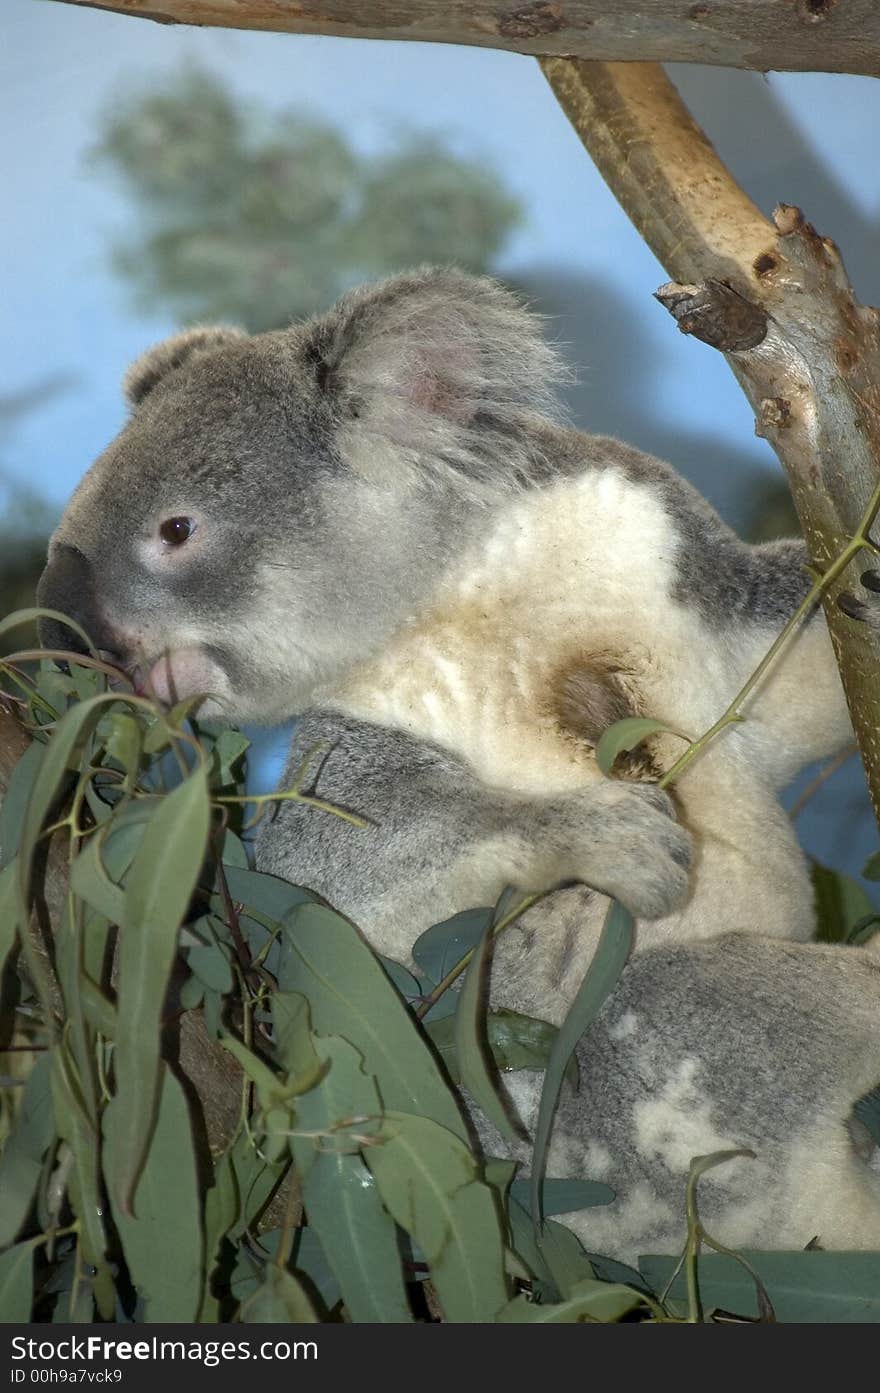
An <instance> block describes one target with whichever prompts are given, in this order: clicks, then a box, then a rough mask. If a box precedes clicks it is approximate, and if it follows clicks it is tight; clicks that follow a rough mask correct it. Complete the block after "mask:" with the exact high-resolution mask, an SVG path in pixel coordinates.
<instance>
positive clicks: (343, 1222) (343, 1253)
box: [293, 1037, 412, 1323]
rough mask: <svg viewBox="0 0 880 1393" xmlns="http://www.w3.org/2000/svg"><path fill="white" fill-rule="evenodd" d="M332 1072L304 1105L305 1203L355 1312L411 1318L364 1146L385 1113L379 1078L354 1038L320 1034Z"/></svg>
mask: <svg viewBox="0 0 880 1393" xmlns="http://www.w3.org/2000/svg"><path fill="white" fill-rule="evenodd" d="M314 1044H315V1049H316V1051H317V1054H318V1056H319V1057H320V1058H321V1060H322V1063H323V1064H324V1066H325V1069H326V1072H325V1074H324V1077H323V1078H322V1080H321V1082H320V1084H319V1085H318V1086H317V1087H316V1088H313V1089H312V1090H311V1091H310V1092H309V1093H306V1094H304V1095H303V1097H302V1098H300V1100H299V1104H298V1107H297V1119H296V1131H297V1132H298V1133H299V1132H307V1133H311V1134H312V1135H311V1136H302V1135H300V1136H297V1135H295V1136H294V1138H293V1152H294V1156H295V1157H296V1161H297V1169H298V1171H299V1173H300V1175H302V1176H304V1177H305V1179H304V1185H303V1203H304V1205H305V1211H306V1214H307V1215H308V1220H309V1224H310V1225H311V1226H312V1227H313V1228H314V1230H315V1232H316V1233H317V1235H318V1238H319V1239H320V1241H321V1247H322V1248H323V1250H324V1253H325V1255H326V1258H327V1261H328V1262H329V1264H330V1267H331V1268H332V1270H333V1273H334V1275H335V1277H336V1280H337V1282H338V1283H339V1289H340V1291H341V1293H342V1298H343V1301H344V1302H345V1307H346V1310H347V1311H348V1315H349V1317H350V1319H351V1320H353V1321H355V1322H358V1323H362V1322H369V1323H380V1322H401V1321H405V1322H408V1321H411V1320H412V1315H411V1313H410V1309H409V1304H408V1302H407V1299H406V1292H405V1290H404V1284H403V1275H402V1271H401V1258H400V1251H399V1249H398V1246H397V1230H396V1228H395V1226H394V1221H393V1220H392V1218H391V1216H390V1214H389V1213H388V1211H387V1209H385V1207H384V1206H383V1204H382V1201H381V1200H380V1198H379V1194H378V1191H377V1189H376V1183H375V1181H374V1179H373V1177H372V1175H371V1174H370V1172H369V1171H368V1170H367V1168H366V1166H365V1165H364V1163H363V1161H362V1160H361V1157H360V1155H358V1154H357V1152H358V1149H359V1146H360V1145H361V1144H362V1143H361V1141H360V1138H362V1137H364V1136H370V1135H371V1134H375V1132H376V1131H377V1129H378V1126H379V1122H380V1115H381V1104H380V1102H379V1094H378V1092H377V1091H376V1083H375V1080H374V1079H372V1078H370V1077H369V1076H368V1075H367V1074H365V1073H364V1069H363V1061H362V1059H361V1056H360V1055H359V1054H358V1052H357V1050H355V1049H354V1048H353V1046H351V1045H350V1044H349V1043H348V1041H347V1040H341V1039H338V1038H332V1037H330V1038H318V1039H316V1040H315V1042H314Z"/></svg>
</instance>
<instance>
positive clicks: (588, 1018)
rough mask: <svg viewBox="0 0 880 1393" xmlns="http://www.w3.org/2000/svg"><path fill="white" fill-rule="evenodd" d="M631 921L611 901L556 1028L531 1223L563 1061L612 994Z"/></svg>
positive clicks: (538, 1128)
mask: <svg viewBox="0 0 880 1393" xmlns="http://www.w3.org/2000/svg"><path fill="white" fill-rule="evenodd" d="M634 938H635V923H634V921H633V917H632V915H631V914H630V913H629V910H627V909H625V908H624V907H623V905H622V904H620V903H619V902H618V901H617V900H613V901H612V903H611V905H610V906H609V909H608V912H607V914H606V916H605V923H604V924H603V925H602V933H601V936H600V938H599V943H598V945H597V947H596V952H595V954H594V957H593V960H592V962H591V963H590V965H589V967H588V968H587V971H586V974H585V976H584V980H583V982H582V983H581V985H580V987H579V988H578V991H577V994H576V996H575V999H574V1001H573V1002H572V1004H571V1007H570V1008H569V1011H568V1014H567V1016H566V1017H565V1020H564V1021H563V1022H562V1025H561V1026H560V1029H559V1034H558V1035H557V1037H556V1039H555V1041H554V1042H553V1049H552V1051H551V1054H550V1060H549V1062H548V1064H547V1070H546V1072H545V1074H544V1087H543V1089H542V1091H541V1101H540V1104H539V1107H538V1120H537V1122H536V1124H535V1141H534V1147H533V1150H532V1181H531V1205H530V1208H531V1211H532V1215H533V1218H534V1221H535V1223H536V1224H540V1222H541V1185H542V1181H543V1179H544V1169H545V1166H546V1162H547V1152H548V1149H549V1146H550V1134H551V1132H552V1129H553V1119H554V1117H555V1116H556V1107H557V1104H558V1102H559V1093H560V1090H561V1088H562V1082H563V1079H564V1078H565V1071H566V1069H567V1067H568V1062H569V1060H570V1058H571V1056H572V1055H573V1054H574V1051H575V1049H576V1047H577V1043H578V1041H579V1040H580V1039H581V1037H582V1036H583V1035H584V1032H585V1031H586V1030H587V1029H588V1028H589V1026H590V1025H591V1024H592V1023H593V1021H594V1020H595V1019H596V1017H597V1016H598V1014H599V1012H600V1011H601V1009H602V1007H603V1006H604V1004H605V1002H606V1000H607V999H608V997H609V996H610V995H611V993H612V991H613V990H614V988H615V986H616V985H617V982H618V979H619V977H620V974H621V972H622V971H623V969H624V967H625V966H626V961H627V958H628V957H629V955H630V953H631V951H632V946H633V940H634Z"/></svg>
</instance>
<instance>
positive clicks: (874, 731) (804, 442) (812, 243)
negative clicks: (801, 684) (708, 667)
mask: <svg viewBox="0 0 880 1393" xmlns="http://www.w3.org/2000/svg"><path fill="white" fill-rule="evenodd" d="M542 66H543V69H544V72H545V74H546V76H547V78H548V80H549V82H550V85H551V87H552V88H553V90H554V92H555V93H556V96H557V97H558V99H559V101H560V102H561V104H562V106H563V108H564V110H565V111H566V113H567V114H568V116H569V118H570V120H571V122H572V124H573V125H574V127H575V129H576V130H577V132H578V135H579V136H580V138H581V140H582V141H583V143H584V145H585V146H586V148H587V150H588V151H589V152H590V154H591V155H592V157H593V159H594V160H595V161H596V164H597V165H598V167H599V169H600V171H601V172H602V175H603V176H604V178H605V179H606V181H607V183H608V184H609V186H610V188H611V189H612V191H613V192H614V194H615V195H616V197H617V198H618V199H619V200H620V202H621V204H622V205H623V208H624V209H625V211H626V212H627V214H628V215H629V217H630V218H631V219H632V221H633V223H634V224H635V226H636V228H637V229H638V231H639V232H640V233H641V235H642V236H643V237H644V239H645V241H646V242H647V243H648V245H649V246H650V247H651V249H652V250H653V251H654V253H655V255H656V256H657V257H658V259H659V260H660V261H661V262H662V263H663V265H664V266H665V267H666V270H667V271H668V272H669V274H670V276H672V277H673V278H674V280H673V282H672V283H671V284H669V285H667V286H664V287H662V288H661V290H660V291H658V295H657V298H658V299H659V300H660V301H661V303H662V304H665V305H666V306H667V308H668V309H669V310H670V312H671V313H672V314H673V315H674V316H675V318H676V319H677V321H678V324H679V327H680V328H681V329H682V330H683V331H684V332H685V333H692V334H695V335H696V336H697V337H699V338H701V339H703V340H704V341H705V342H707V343H709V344H711V345H712V346H713V347H715V348H718V349H719V350H721V351H722V352H725V353H726V356H727V360H728V362H729V364H730V366H731V368H732V369H733V372H734V373H735V375H736V377H737V380H738V381H739V383H740V385H741V386H742V388H743V390H744V392H745V393H746V396H747V397H748V399H749V401H750V402H751V404H752V406H753V408H754V411H755V418H756V423H755V429H756V431H757V432H758V434H760V435H763V436H766V438H767V439H768V440H769V441H770V443H771V444H772V445H773V448H774V449H775V451H776V453H777V455H778V456H779V458H780V460H781V461H782V464H783V466H784V468H785V471H786V474H787V476H788V480H789V483H790V485H791V490H792V495H793V497H794V502H795V506H796V508H797V511H798V516H799V518H800V522H801V526H802V528H803V531H804V536H805V537H806V539H807V543H808V546H809V550H810V555H811V559H812V561H813V563H814V565H815V567H816V569H817V570H824V569H825V568H826V567H827V566H828V564H829V562H831V561H832V560H834V558H835V557H836V556H837V555H838V554H839V553H840V552H841V551H842V550H843V548H844V547H845V545H846V544H847V542H848V541H849V540H850V538H851V537H852V536H853V535H854V534H855V532H856V530H857V528H858V525H859V522H860V519H861V518H862V516H863V514H864V512H865V510H866V508H867V506H868V503H869V501H870V499H871V496H872V494H873V492H874V489H875V488H876V486H877V483H878V479H880V313H878V311H877V310H875V309H873V308H872V307H870V306H865V305H860V304H859V303H858V301H857V300H856V299H855V296H854V295H853V292H852V288H851V286H850V284H849V281H848V280H847V276H846V272H845V270H844V267H843V263H842V261H841V258H840V254H839V253H838V250H837V248H836V247H835V245H834V243H833V242H831V241H830V240H829V239H828V238H825V237H820V236H819V235H818V233H817V232H816V231H815V230H814V228H812V227H811V226H810V224H809V223H808V222H806V221H805V220H804V218H803V216H802V214H801V213H800V211H799V210H798V209H797V208H792V207H789V206H787V205H780V207H778V208H777V209H776V211H775V213H774V218H773V221H772V222H770V221H768V220H767V219H766V218H765V217H764V216H763V214H762V213H761V212H759V210H758V209H757V208H756V207H755V205H754V204H753V203H752V202H751V200H750V199H749V198H747V197H746V195H745V193H744V192H743V191H742V189H741V188H740V187H739V185H738V184H737V183H736V182H735V180H734V179H733V178H732V177H731V175H730V173H729V171H728V170H727V169H726V168H725V166H724V165H723V164H722V163H721V161H720V160H719V158H718V156H717V155H716V154H715V151H714V150H713V148H712V146H711V144H710V143H709V141H708V140H707V138H706V136H705V135H704V134H703V132H702V131H701V130H700V128H699V127H698V126H697V125H696V124H695V123H694V121H693V120H692V119H691V116H690V114H689V113H688V111H687V109H686V108H685V106H684V104H683V103H682V101H681V99H680V98H679V96H678V94H677V92H676V91H675V88H674V87H673V86H672V84H671V82H670V81H669V79H668V78H667V77H666V76H665V74H664V73H663V71H662V69H661V68H659V67H658V66H657V65H656V64H653V63H628V64H624V63H589V62H579V61H577V60H569V59H545V60H543V61H542ZM873 564H874V562H873V561H872V557H871V556H870V554H869V553H867V552H863V553H862V554H861V557H859V558H857V559H856V560H855V561H854V562H853V563H852V564H851V565H850V566H849V568H848V569H847V571H846V572H845V573H844V575H843V576H842V577H841V578H840V580H839V581H838V582H836V583H835V584H834V585H833V586H832V587H831V588H830V590H829V592H828V594H827V596H826V600H825V614H826V617H827V619H828V625H829V628H830V630H831V636H832V639H833V641H834V646H835V650H836V653H837V658H838V662H839V664H840V669H841V675H842V677H843V683H844V687H845V689H846V694H847V700H848V702H849V707H850V713H851V715H852V718H853V725H854V727H855V732H856V738H857V740H858V744H859V750H860V753H861V756H862V759H863V761H864V764H865V768H866V770H867V774H868V782H869V786H870V790H871V797H872V801H873V804H874V810H875V812H876V813H877V814H878V817H880V642H878V639H877V637H876V636H875V635H874V633H872V631H871V629H869V627H868V626H867V625H866V624H864V623H859V622H857V621H856V620H854V619H851V618H850V617H849V616H848V615H846V614H845V613H843V612H842V611H841V609H840V608H839V606H838V604H837V599H838V596H840V595H841V594H842V593H844V592H850V593H853V594H855V595H861V596H863V597H864V596H865V592H864V591H863V590H861V588H860V583H859V576H860V573H861V572H863V571H864V570H865V569H867V568H870V567H871V566H872V565H873Z"/></svg>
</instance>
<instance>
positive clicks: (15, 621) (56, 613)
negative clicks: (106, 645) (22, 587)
mask: <svg viewBox="0 0 880 1393" xmlns="http://www.w3.org/2000/svg"><path fill="white" fill-rule="evenodd" d="M38 619H56V620H57V621H58V622H59V623H61V624H65V625H66V626H67V628H68V629H72V630H73V632H74V633H75V634H78V635H79V637H80V638H81V639H82V640H83V642H84V643H85V644H86V646H87V647H88V650H89V653H90V654H91V656H92V657H93V658H97V656H98V654H97V652H96V650H95V648H94V647H93V646H92V640H91V639H90V638H89V636H88V634H87V633H86V631H85V629H81V628H80V626H79V624H77V623H76V622H75V621H74V620H73V619H70V618H69V617H68V616H67V615H66V614H62V613H61V611H60V610H57V609H41V608H40V607H39V606H34V607H32V608H30V609H18V610H16V611H15V613H14V614H9V615H7V616H6V618H5V619H3V620H0V638H2V637H3V635H4V634H8V633H9V632H10V631H11V630H12V629H21V628H24V627H26V625H28V624H35V623H36V622H37V620H38ZM73 656H74V657H75V656H76V655H75V654H74V655H73Z"/></svg>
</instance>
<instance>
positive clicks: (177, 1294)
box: [105, 1066, 204, 1323]
mask: <svg viewBox="0 0 880 1393" xmlns="http://www.w3.org/2000/svg"><path fill="white" fill-rule="evenodd" d="M121 1125H124V1118H123V1115H122V1114H121V1113H120V1112H119V1110H116V1111H115V1112H114V1109H112V1108H108V1110H107V1112H106V1113H105V1143H106V1148H107V1152H108V1167H109V1171H110V1173H111V1174H113V1173H117V1174H118V1173H119V1170H120V1165H119V1163H118V1161H117V1159H116V1152H117V1150H118V1148H119V1145H120V1141H121V1138H120V1136H119V1133H118V1128H119V1126H121ZM111 1203H112V1205H113V1217H114V1220H115V1222H116V1228H117V1230H118V1233H119V1238H120V1241H121V1243H122V1250H123V1252H124V1253H125V1261H126V1263H127V1265H128V1270H129V1275H130V1276H131V1280H132V1283H133V1285H134V1287H135V1289H136V1290H137V1292H138V1293H139V1295H140V1296H141V1297H142V1298H143V1300H144V1315H143V1319H144V1320H146V1321H150V1322H153V1323H156V1322H163V1321H194V1320H195V1319H196V1316H197V1315H198V1311H199V1307H200V1305H201V1299H202V1289H203V1285H204V1276H203V1264H204V1252H203V1239H202V1228H201V1188H200V1184H199V1178H198V1173H197V1168H196V1155H195V1147H194V1143H193V1136H192V1125H191V1123H190V1116H189V1108H188V1106H187V1101H186V1095H185V1094H184V1091H183V1088H182V1086H181V1085H180V1083H178V1081H177V1079H176V1078H175V1077H174V1075H173V1074H172V1072H171V1070H170V1069H169V1068H168V1067H167V1066H164V1067H163V1069H162V1075H161V1082H160V1087H159V1106H158V1110H157V1116H156V1125H155V1128H154V1130H153V1134H152V1138H151V1141H150V1145H149V1150H148V1152H147V1156H146V1160H145V1162H144V1165H143V1168H142V1170H141V1172H140V1176H139V1179H138V1181H137V1185H136V1188H135V1192H134V1215H135V1216H136V1217H132V1216H131V1215H129V1214H128V1213H127V1212H126V1209H125V1208H124V1207H123V1206H121V1205H120V1204H119V1203H117V1202H115V1197H114V1192H113V1190H112V1189H111Z"/></svg>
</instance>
